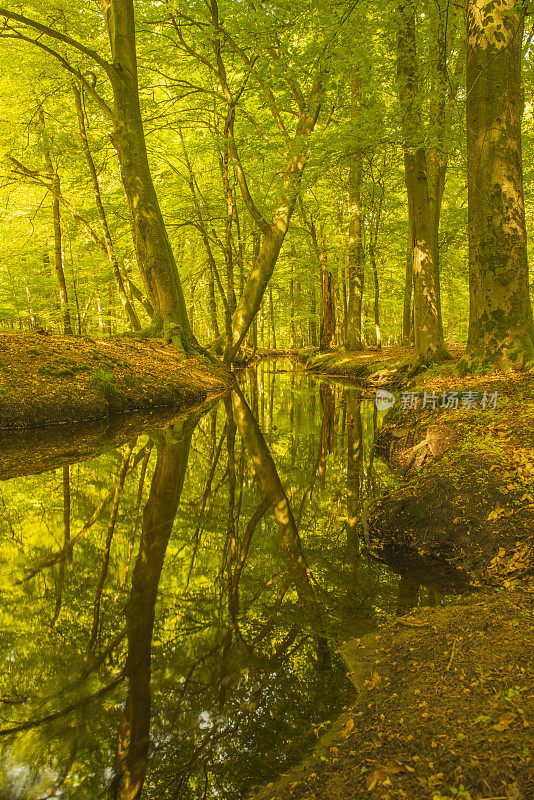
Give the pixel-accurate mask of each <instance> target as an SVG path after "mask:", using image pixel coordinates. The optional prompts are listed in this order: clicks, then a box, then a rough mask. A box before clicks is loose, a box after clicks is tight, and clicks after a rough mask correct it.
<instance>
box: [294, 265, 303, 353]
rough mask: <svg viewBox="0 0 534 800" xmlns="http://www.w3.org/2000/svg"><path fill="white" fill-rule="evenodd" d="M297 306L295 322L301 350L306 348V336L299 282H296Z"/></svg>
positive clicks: (297, 340) (298, 345)
mask: <svg viewBox="0 0 534 800" xmlns="http://www.w3.org/2000/svg"><path fill="white" fill-rule="evenodd" d="M295 305H296V309H297V315H296V321H295V334H296V343H297V347H298V348H301V347H303V346H304V335H303V333H302V287H301V285H300V281H299V280H296V281H295Z"/></svg>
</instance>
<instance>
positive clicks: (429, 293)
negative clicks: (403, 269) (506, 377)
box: [397, 0, 447, 363]
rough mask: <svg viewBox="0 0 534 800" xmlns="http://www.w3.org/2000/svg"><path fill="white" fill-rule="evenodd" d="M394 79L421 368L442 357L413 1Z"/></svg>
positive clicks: (404, 16) (402, 11)
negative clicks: (396, 91) (411, 246)
mask: <svg viewBox="0 0 534 800" xmlns="http://www.w3.org/2000/svg"><path fill="white" fill-rule="evenodd" d="M398 20H399V27H398V34H397V75H398V91H399V99H400V104H401V110H402V128H403V138H404V170H405V179H406V189H407V193H408V203H409V206H410V215H411V221H412V230H413V276H414V329H415V355H416V357H417V358H421V359H423V360H424V361H425V362H426V363H430V362H432V361H440V360H443V359H444V358H446V357H447V351H446V349H445V345H444V341H443V329H442V324H441V315H440V300H439V274H438V272H437V265H436V264H435V262H434V223H433V215H432V207H431V202H430V193H429V186H428V165H427V152H426V148H425V145H424V132H423V129H422V125H421V112H420V103H419V97H418V95H419V87H418V74H417V73H418V63H417V47H416V27H415V20H416V9H415V2H414V0H406V2H401V3H400V4H399V6H398Z"/></svg>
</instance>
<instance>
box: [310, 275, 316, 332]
mask: <svg viewBox="0 0 534 800" xmlns="http://www.w3.org/2000/svg"><path fill="white" fill-rule="evenodd" d="M316 316H317V303H316V299H315V281H313V280H312V281H311V282H310V324H309V335H310V344H311V346H312V347H317V319H316Z"/></svg>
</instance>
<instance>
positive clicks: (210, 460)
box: [0, 362, 403, 800]
mask: <svg viewBox="0 0 534 800" xmlns="http://www.w3.org/2000/svg"><path fill="white" fill-rule="evenodd" d="M240 383H241V392H233V393H232V395H231V396H229V397H227V398H225V399H223V400H220V401H219V402H218V403H216V404H215V405H213V406H212V407H211V408H209V409H207V410H206V409H204V411H203V412H202V413H196V414H192V415H190V416H187V417H183V418H181V419H180V420H179V421H177V422H175V423H174V425H173V426H172V427H167V428H161V429H158V430H155V431H152V432H151V433H150V435H146V434H143V435H140V436H138V437H137V438H135V436H133V437H132V440H131V441H130V442H129V443H128V444H127V445H125V446H123V447H121V448H119V449H116V450H110V451H107V452H103V453H101V454H99V455H97V456H95V457H93V458H91V459H90V460H86V461H83V462H81V463H73V464H69V465H67V464H66V465H65V466H60V467H59V468H57V469H55V470H53V471H50V472H45V473H41V474H31V475H26V476H24V477H15V478H11V479H10V480H6V481H3V482H2V483H1V484H0V536H1V548H0V587H1V611H0V614H1V617H0V658H1V662H2V670H1V675H0V682H1V685H0V729H1V731H0V797H1V798H2V800H15V798H16V799H17V800H37V799H38V798H39V799H40V798H42V799H43V800H44V798H55V797H58V798H60V797H61V798H73V799H74V798H76V800H78V798H80V800H86V799H87V800H89V799H90V800H94V798H100V797H108V798H135V797H143V798H146V800H154V799H155V798H187V800H200V798H214V797H219V798H229V799H230V800H234V799H235V800H238V799H239V800H241V799H242V798H246V797H247V796H248V795H249V794H250V792H251V791H252V789H253V787H254V786H258V785H262V784H265V783H267V782H269V781H270V780H273V779H274V778H275V777H276V776H277V775H279V774H280V773H282V772H284V771H285V770H287V769H289V768H290V767H291V766H292V765H293V764H294V763H296V762H298V761H299V760H300V759H301V758H302V757H303V756H304V755H305V754H306V752H307V751H308V750H309V748H310V747H311V746H312V744H313V742H314V741H315V740H316V731H317V729H318V727H319V726H321V725H322V723H325V722H326V721H328V720H331V719H333V718H334V717H335V715H336V713H337V712H338V711H339V710H340V709H341V708H342V707H343V705H344V704H346V703H348V702H350V700H351V698H352V697H353V692H352V689H351V685H350V682H349V681H348V679H347V676H346V668H345V666H344V664H343V662H342V660H341V657H340V656H339V654H338V652H337V651H338V649H339V646H340V644H341V643H342V642H343V641H344V640H346V639H348V638H349V637H353V636H361V635H363V634H365V633H367V632H371V631H373V630H375V629H376V628H377V626H379V625H380V624H382V623H383V622H384V621H385V620H387V618H388V617H389V616H390V615H393V614H395V612H396V611H397V610H398V606H399V604H400V605H402V602H403V598H402V595H403V587H402V585H401V587H400V589H399V583H400V581H399V577H398V576H397V575H395V574H394V573H393V572H391V571H389V570H388V569H387V568H386V567H385V566H384V565H381V564H379V563H378V562H376V561H375V560H373V559H372V558H370V557H369V556H368V555H366V553H365V552H364V548H362V545H361V538H362V507H363V508H364V513H365V509H366V508H367V506H368V504H369V502H370V501H371V500H372V498H373V497H375V496H377V495H379V494H381V493H382V492H383V491H384V490H385V489H386V488H387V487H388V485H391V484H392V481H393V479H392V477H391V476H390V474H389V472H388V470H387V468H386V467H385V466H384V465H383V464H382V463H381V462H380V461H378V460H377V459H375V458H374V453H373V438H374V435H375V431H376V430H377V429H378V428H379V426H380V423H381V419H380V415H379V414H377V412H376V410H375V409H374V405H373V403H372V401H371V400H369V399H366V400H365V399H363V400H362V397H361V394H360V393H359V392H358V391H357V390H356V389H343V388H341V387H331V386H327V385H322V386H320V385H319V384H318V383H317V382H316V381H315V380H314V379H313V378H312V377H310V376H308V375H306V374H305V373H303V372H302V371H301V370H300V368H299V367H297V366H295V365H291V364H288V363H286V362H278V363H266V364H263V365H261V366H260V367H258V369H257V370H254V371H252V370H251V371H248V372H247V373H246V374H243V375H242V376H241V381H240ZM35 470H36V471H38V470H39V464H38V463H37V464H35ZM26 471H27V470H26Z"/></svg>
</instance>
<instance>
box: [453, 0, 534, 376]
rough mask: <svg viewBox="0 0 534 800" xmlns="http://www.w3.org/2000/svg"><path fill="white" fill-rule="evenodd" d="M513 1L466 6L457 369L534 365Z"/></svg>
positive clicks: (517, 10)
mask: <svg viewBox="0 0 534 800" xmlns="http://www.w3.org/2000/svg"><path fill="white" fill-rule="evenodd" d="M524 17H525V6H524V4H523V3H522V2H519V1H518V0H492V2H488V1H487V0H469V2H468V4H467V35H468V50H467V150H468V198H469V296H470V309H469V338H468V345H467V350H466V353H465V355H464V358H463V360H462V362H461V367H463V369H466V370H471V371H479V370H480V371H485V370H488V369H491V368H495V367H498V368H502V369H509V368H521V367H525V366H528V365H534V327H533V321H532V307H531V303H530V296H529V287H528V262H527V237H526V226H525V205H524V196H523V167H522V152H521V118H522V113H523V97H522V88H521V58H522V55H521V45H522V38H523V28H524Z"/></svg>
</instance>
